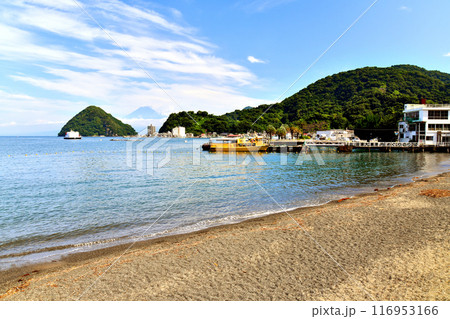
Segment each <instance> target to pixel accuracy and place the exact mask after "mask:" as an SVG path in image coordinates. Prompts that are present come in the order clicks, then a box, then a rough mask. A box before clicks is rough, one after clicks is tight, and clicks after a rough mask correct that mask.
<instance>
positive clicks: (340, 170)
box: [0, 137, 449, 268]
mask: <svg viewBox="0 0 450 319" xmlns="http://www.w3.org/2000/svg"><path fill="white" fill-rule="evenodd" d="M186 141H187V143H186V142H185V140H184V139H172V140H168V141H167V142H166V143H165V144H164V146H163V147H162V148H161V151H163V150H165V149H166V148H167V147H170V151H169V152H170V161H169V162H168V163H167V164H166V165H164V166H162V167H160V168H157V167H155V169H154V171H153V173H154V174H153V175H149V174H145V172H143V171H138V170H136V169H134V168H131V167H128V166H127V164H126V163H127V162H126V142H112V141H110V140H109V139H108V138H83V139H82V140H78V141H67V140H63V139H61V138H56V137H17V138H16V137H0V179H1V183H0V268H6V267H10V266H12V265H21V264H23V263H27V262H37V261H44V260H48V259H49V258H56V257H58V256H60V255H62V254H64V253H68V252H73V251H80V250H87V249H93V248H95V247H100V246H102V245H103V246H104V245H110V244H112V243H117V242H126V241H132V240H136V239H142V238H149V237H152V236H162V235H167V234H174V233H182V232H189V231H194V230H198V229H201V228H207V227H210V226H214V225H218V224H226V223H234V222H238V221H241V220H244V219H246V218H250V217H257V216H261V215H264V214H268V213H273V212H276V211H280V210H281V208H280V205H281V206H282V207H283V208H284V209H292V208H295V207H302V206H311V205H319V204H323V203H325V202H328V201H330V200H333V199H336V198H340V197H344V196H345V197H348V196H352V195H354V194H357V193H360V192H364V191H368V190H371V189H372V188H374V187H386V186H391V185H392V184H394V183H400V182H404V181H407V180H410V179H411V177H412V176H417V175H424V174H429V173H432V172H437V171H442V170H445V169H448V167H449V166H448V155H447V154H428V153H419V154H417V153H395V152H393V153H351V154H337V153H330V152H325V153H320V156H321V157H322V159H323V160H324V163H325V165H318V164H317V161H315V160H314V159H315V157H314V156H311V157H310V159H309V160H307V158H306V159H305V160H304V161H303V163H302V165H295V163H296V161H297V160H298V155H297V154H288V155H283V154H278V153H269V154H262V155H261V159H262V160H263V161H264V163H265V165H258V164H257V163H256V162H255V161H250V163H249V164H248V165H244V164H243V162H244V160H246V159H247V160H248V159H252V158H251V156H248V155H247V154H238V155H237V156H236V157H235V158H234V157H233V156H232V157H231V158H230V157H229V156H228V155H222V154H209V153H205V152H201V147H200V146H201V144H202V143H204V142H205V140H199V139H188V140H186ZM158 151H159V149H158ZM154 155H155V163H162V160H163V158H164V156H165V155H164V154H163V153H161V152H159V153H155V154H154ZM283 163H286V165H282V164H283ZM236 164H237V165H236ZM274 200H276V202H274ZM161 215H162V216H161ZM160 216H161V217H160ZM156 221H157V222H156ZM153 223H154V224H153Z"/></svg>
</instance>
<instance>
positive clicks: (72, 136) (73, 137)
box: [64, 130, 81, 140]
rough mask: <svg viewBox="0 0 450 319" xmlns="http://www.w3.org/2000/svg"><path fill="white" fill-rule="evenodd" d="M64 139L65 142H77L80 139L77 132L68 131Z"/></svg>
mask: <svg viewBox="0 0 450 319" xmlns="http://www.w3.org/2000/svg"><path fill="white" fill-rule="evenodd" d="M64 139H65V140H79V139H81V135H80V133H79V132H76V131H72V130H70V131H69V132H66V135H65V136H64Z"/></svg>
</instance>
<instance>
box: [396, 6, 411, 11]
mask: <svg viewBox="0 0 450 319" xmlns="http://www.w3.org/2000/svg"><path fill="white" fill-rule="evenodd" d="M398 9H399V10H401V11H411V10H412V9H411V8H410V7H407V6H401V7H400V8H398Z"/></svg>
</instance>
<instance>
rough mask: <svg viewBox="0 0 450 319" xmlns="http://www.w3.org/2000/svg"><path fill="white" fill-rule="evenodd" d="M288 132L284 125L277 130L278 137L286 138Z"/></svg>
mask: <svg viewBox="0 0 450 319" xmlns="http://www.w3.org/2000/svg"><path fill="white" fill-rule="evenodd" d="M286 134H287V131H286V128H285V127H284V126H283V125H281V126H280V128H279V129H278V130H277V135H278V137H283V138H284V137H286Z"/></svg>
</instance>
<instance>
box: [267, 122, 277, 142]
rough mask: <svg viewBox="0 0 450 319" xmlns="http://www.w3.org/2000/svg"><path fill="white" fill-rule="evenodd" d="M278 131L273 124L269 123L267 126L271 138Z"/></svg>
mask: <svg viewBox="0 0 450 319" xmlns="http://www.w3.org/2000/svg"><path fill="white" fill-rule="evenodd" d="M276 132H277V130H276V129H275V127H274V126H273V125H268V126H267V128H266V133H267V134H269V136H270V139H272V135H273V134H275V133H276Z"/></svg>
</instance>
